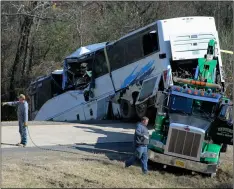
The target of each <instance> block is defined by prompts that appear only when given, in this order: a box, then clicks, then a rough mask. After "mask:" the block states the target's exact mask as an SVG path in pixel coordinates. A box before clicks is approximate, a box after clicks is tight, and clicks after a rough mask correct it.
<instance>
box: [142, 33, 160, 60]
mask: <svg viewBox="0 0 234 189" xmlns="http://www.w3.org/2000/svg"><path fill="white" fill-rule="evenodd" d="M158 50H159V45H158V33H157V31H156V30H153V31H150V32H149V33H146V34H145V35H143V51H144V56H146V55H149V54H151V53H153V52H156V51H158Z"/></svg>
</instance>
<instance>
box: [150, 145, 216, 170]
mask: <svg viewBox="0 0 234 189" xmlns="http://www.w3.org/2000/svg"><path fill="white" fill-rule="evenodd" d="M148 156H149V159H150V160H151V161H153V162H156V163H161V164H164V165H170V166H174V167H180V168H184V169H188V170H191V171H195V172H200V173H205V174H213V173H216V170H217V167H218V165H217V164H205V163H201V162H196V161H191V160H186V159H182V158H177V157H173V156H169V155H165V154H160V153H157V152H154V151H152V150H150V149H149V150H148Z"/></svg>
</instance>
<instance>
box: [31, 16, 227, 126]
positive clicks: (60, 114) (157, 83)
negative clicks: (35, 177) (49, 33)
mask: <svg viewBox="0 0 234 189" xmlns="http://www.w3.org/2000/svg"><path fill="white" fill-rule="evenodd" d="M210 39H215V40H216V41H217V45H216V54H217V56H218V69H220V70H221V71H220V73H221V74H220V76H219V78H220V82H221V83H224V79H223V75H222V61H221V57H220V48H219V40H218V33H217V30H216V26H215V20H214V18H212V17H183V18H172V19H166V20H158V21H156V22H154V23H152V24H150V25H147V26H145V27H143V28H140V29H138V30H135V31H133V32H131V33H129V34H127V35H125V36H123V37H121V38H120V39H118V40H116V41H112V42H104V43H98V44H93V45H89V46H86V47H81V48H79V49H78V50H77V51H75V52H74V53H73V54H72V55H70V56H68V57H67V58H65V60H64V67H63V81H62V88H63V93H62V94H60V95H57V96H54V97H53V98H51V99H49V100H48V101H46V102H45V103H44V104H43V106H41V107H38V112H37V114H36V116H35V120H53V121H75V120H78V121H83V120H91V119H107V118H108V117H111V119H121V118H123V119H128V120H131V119H133V118H136V117H142V116H144V115H146V114H147V113H149V110H150V111H152V110H154V108H152V107H154V103H155V95H156V93H157V91H159V90H160V91H163V90H164V89H167V88H168V87H170V86H171V85H173V79H172V78H173V76H174V75H176V76H178V75H180V74H187V73H190V74H192V75H193V74H194V73H195V70H196V67H197V60H198V58H203V57H204V55H205V54H206V51H207V44H208V42H209V40H210ZM32 103H33V102H32Z"/></svg>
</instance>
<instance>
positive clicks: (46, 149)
mask: <svg viewBox="0 0 234 189" xmlns="http://www.w3.org/2000/svg"><path fill="white" fill-rule="evenodd" d="M27 131H28V136H29V138H30V140H31V142H32V143H33V145H34V146H35V147H37V148H39V149H41V150H45V151H55V152H64V153H70V154H80V153H78V152H72V151H65V150H58V149H52V148H44V147H41V146H38V145H37V144H36V143H35V142H34V141H33V139H32V137H31V135H30V132H29V127H28V126H27ZM111 143H115V142H109V143H108V144H111ZM57 145H58V146H63V145H61V144H57ZM80 145H88V143H80ZM94 150H95V149H94ZM98 150H99V149H97V151H98ZM101 150H105V151H106V152H109V153H118V154H125V155H129V154H131V152H130V153H129V152H118V151H115V150H109V149H100V151H101ZM94 154H96V153H94ZM82 155H83V154H82Z"/></svg>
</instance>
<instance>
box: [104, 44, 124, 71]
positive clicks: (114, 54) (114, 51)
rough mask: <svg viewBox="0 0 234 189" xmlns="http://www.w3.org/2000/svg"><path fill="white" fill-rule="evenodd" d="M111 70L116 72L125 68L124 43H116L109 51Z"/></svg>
mask: <svg viewBox="0 0 234 189" xmlns="http://www.w3.org/2000/svg"><path fill="white" fill-rule="evenodd" d="M107 54H108V57H109V61H110V65H111V69H112V71H113V70H116V69H119V68H122V67H123V66H125V57H124V46H123V45H122V41H120V42H117V43H115V44H114V45H113V46H111V47H109V49H107Z"/></svg>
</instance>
